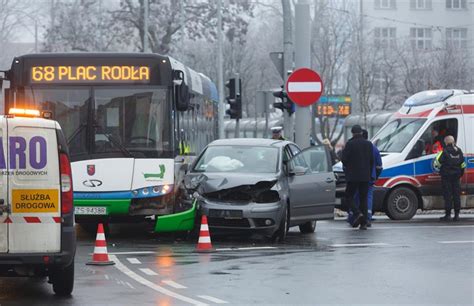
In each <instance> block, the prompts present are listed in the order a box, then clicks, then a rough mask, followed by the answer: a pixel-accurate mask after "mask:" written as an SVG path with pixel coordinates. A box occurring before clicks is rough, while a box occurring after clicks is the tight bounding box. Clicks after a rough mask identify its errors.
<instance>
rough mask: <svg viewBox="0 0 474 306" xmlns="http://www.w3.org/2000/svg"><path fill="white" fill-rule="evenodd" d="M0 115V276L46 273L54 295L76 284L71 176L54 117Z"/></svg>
mask: <svg viewBox="0 0 474 306" xmlns="http://www.w3.org/2000/svg"><path fill="white" fill-rule="evenodd" d="M12 112H13V113H21V115H22V117H19V116H17V115H9V116H0V276H49V280H50V282H51V283H52V284H53V290H54V292H55V293H56V294H58V295H69V294H71V292H72V289H73V284H74V255H75V251H76V235H75V231H74V223H73V220H74V209H73V202H72V200H73V192H72V177H71V166H70V162H69V156H68V151H67V146H66V141H65V139H64V136H63V133H62V131H61V128H60V126H59V124H58V123H57V122H56V121H52V120H47V119H40V118H25V117H23V116H25V115H26V116H30V117H33V116H35V115H38V114H37V113H36V112H34V111H31V112H30V111H25V110H19V109H16V110H11V112H10V113H12Z"/></svg>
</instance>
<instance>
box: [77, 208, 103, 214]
mask: <svg viewBox="0 0 474 306" xmlns="http://www.w3.org/2000/svg"><path fill="white" fill-rule="evenodd" d="M74 213H75V214H76V215H106V214H107V208H106V207H81V206H76V207H74Z"/></svg>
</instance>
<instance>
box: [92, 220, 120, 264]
mask: <svg viewBox="0 0 474 306" xmlns="http://www.w3.org/2000/svg"><path fill="white" fill-rule="evenodd" d="M114 264H115V262H113V261H110V260H109V255H108V254H107V242H106V241H105V234H104V226H103V225H102V223H99V225H98V227H97V237H96V239H95V247H94V254H93V255H92V261H90V262H88V263H87V265H96V266H106V265H114Z"/></svg>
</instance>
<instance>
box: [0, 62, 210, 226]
mask: <svg viewBox="0 0 474 306" xmlns="http://www.w3.org/2000/svg"><path fill="white" fill-rule="evenodd" d="M6 79H7V80H8V81H9V88H7V89H5V97H4V98H5V113H7V111H8V109H10V108H26V109H30V108H34V109H36V110H39V111H40V112H41V115H42V116H43V117H44V118H51V119H54V120H56V121H58V122H59V124H60V125H61V127H62V130H63V132H64V134H65V137H66V139H67V145H68V147H69V152H70V157H71V162H72V174H73V189H74V206H75V220H76V223H79V224H81V225H83V227H84V228H86V229H89V230H95V228H96V224H97V223H98V222H103V223H105V224H107V223H109V222H116V221H118V222H129V221H135V220H143V219H145V218H147V219H151V220H156V221H155V225H154V229H155V231H157V232H160V231H180V230H190V229H192V227H193V225H194V214H195V208H194V207H192V204H191V205H190V204H189V201H188V202H186V201H180V200H179V198H180V188H179V186H180V182H181V181H182V178H183V175H184V173H185V171H186V169H187V165H188V164H189V163H190V162H191V161H192V159H193V156H195V155H196V154H197V153H199V152H200V150H201V149H202V148H204V146H205V145H207V144H208V143H209V142H211V141H212V140H214V139H215V138H216V134H217V121H216V120H215V118H217V115H216V114H217V101H218V97H217V90H216V86H215V85H214V83H213V82H212V81H211V80H210V79H209V78H208V77H206V76H205V75H203V74H201V73H197V72H195V71H194V70H192V69H190V68H188V67H186V66H185V65H183V64H182V63H180V62H179V61H177V60H175V59H173V58H171V57H169V56H161V55H157V54H146V53H45V54H29V55H23V56H19V57H16V58H15V59H14V60H13V63H12V66H11V69H10V70H9V71H7V72H6ZM186 203H188V204H186Z"/></svg>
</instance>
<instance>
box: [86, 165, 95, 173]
mask: <svg viewBox="0 0 474 306" xmlns="http://www.w3.org/2000/svg"><path fill="white" fill-rule="evenodd" d="M87 174H89V175H94V174H95V165H87Z"/></svg>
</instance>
